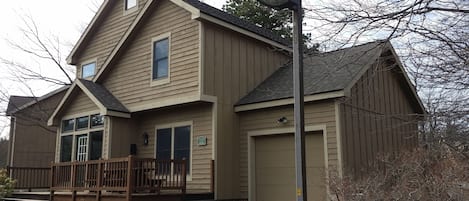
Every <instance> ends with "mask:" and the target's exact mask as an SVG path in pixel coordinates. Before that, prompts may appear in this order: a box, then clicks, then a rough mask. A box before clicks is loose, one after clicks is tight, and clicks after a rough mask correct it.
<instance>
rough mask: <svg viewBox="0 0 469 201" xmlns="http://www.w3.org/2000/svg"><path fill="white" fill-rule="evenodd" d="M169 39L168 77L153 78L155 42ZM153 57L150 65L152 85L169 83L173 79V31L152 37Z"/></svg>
mask: <svg viewBox="0 0 469 201" xmlns="http://www.w3.org/2000/svg"><path fill="white" fill-rule="evenodd" d="M166 38H167V39H168V77H166V78H160V79H156V80H154V79H153V57H154V54H155V52H154V47H153V45H154V43H155V42H157V41H160V40H163V39H166ZM150 45H151V58H150V67H151V74H150V86H152V87H153V86H158V85H163V84H167V83H169V82H170V81H171V32H168V33H164V34H160V35H158V36H156V37H153V38H152V39H151V44H150Z"/></svg>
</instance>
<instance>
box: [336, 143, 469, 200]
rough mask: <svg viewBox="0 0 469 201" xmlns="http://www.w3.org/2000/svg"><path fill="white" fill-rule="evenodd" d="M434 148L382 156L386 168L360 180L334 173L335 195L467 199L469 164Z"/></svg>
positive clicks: (348, 197)
mask: <svg viewBox="0 0 469 201" xmlns="http://www.w3.org/2000/svg"><path fill="white" fill-rule="evenodd" d="M432 148H433V149H431V150H430V149H422V148H421V149H417V150H414V151H410V152H405V153H402V154H399V155H397V156H395V157H391V156H387V157H381V159H380V162H382V163H383V164H384V166H381V167H382V168H375V171H372V172H369V173H368V174H367V176H364V177H363V178H359V179H352V178H351V177H345V178H342V179H339V177H337V176H335V175H337V174H334V173H330V181H329V185H330V192H331V196H333V199H334V200H340V201H344V200H347V201H349V200H352V201H353V200H366V201H368V200H376V201H378V200H383V201H384V200H409V201H410V200H412V201H413V200H451V201H459V200H465V199H467V198H465V197H464V196H465V195H464V193H466V196H467V195H468V194H467V193H468V192H467V190H469V189H467V188H466V186H467V185H468V184H469V161H468V160H467V159H466V158H464V157H462V156H461V154H460V153H458V152H456V151H453V150H451V149H446V148H444V147H436V148H435V147H432ZM376 167H380V166H376Z"/></svg>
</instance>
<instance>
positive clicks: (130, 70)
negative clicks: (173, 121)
mask: <svg viewBox="0 0 469 201" xmlns="http://www.w3.org/2000/svg"><path fill="white" fill-rule="evenodd" d="M149 9H154V10H153V11H151V12H152V14H151V15H150V16H148V18H147V19H146V20H145V21H144V22H143V25H142V26H141V27H140V28H139V29H138V30H135V31H137V32H138V33H137V34H136V36H135V37H134V38H133V39H131V40H132V41H131V42H130V45H129V46H128V47H126V50H125V51H124V52H123V54H122V55H121V56H120V58H118V61H117V62H116V64H115V65H113V66H110V68H111V70H110V71H109V75H107V77H106V78H105V80H104V82H103V85H104V86H105V87H106V88H107V89H108V90H110V91H111V93H112V94H113V95H114V96H116V97H117V98H118V99H119V100H120V101H121V102H122V103H123V104H124V105H125V106H127V107H128V108H129V109H131V110H132V108H133V107H136V106H139V105H143V104H149V103H154V102H155V101H162V100H171V99H174V98H175V97H178V98H181V96H189V95H196V94H198V86H199V85H198V84H199V70H198V67H199V25H198V22H197V21H195V20H191V15H190V13H189V12H187V11H185V10H184V9H182V8H180V7H178V6H176V5H175V4H173V3H171V2H169V1H167V0H166V1H161V2H159V3H157V4H156V7H155V8H149ZM168 32H171V52H170V76H171V77H170V83H168V84H164V85H158V86H154V87H151V86H150V80H151V66H152V58H151V56H152V43H151V41H152V38H154V37H157V36H159V35H161V34H165V33H168Z"/></svg>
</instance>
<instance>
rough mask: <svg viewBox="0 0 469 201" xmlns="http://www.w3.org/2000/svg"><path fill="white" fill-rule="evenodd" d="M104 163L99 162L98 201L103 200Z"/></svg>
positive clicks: (97, 179)
mask: <svg viewBox="0 0 469 201" xmlns="http://www.w3.org/2000/svg"><path fill="white" fill-rule="evenodd" d="M102 166H103V161H102V160H99V162H98V175H97V177H98V178H96V189H97V190H96V201H100V200H101V186H102V184H101V183H102V178H103V167H102Z"/></svg>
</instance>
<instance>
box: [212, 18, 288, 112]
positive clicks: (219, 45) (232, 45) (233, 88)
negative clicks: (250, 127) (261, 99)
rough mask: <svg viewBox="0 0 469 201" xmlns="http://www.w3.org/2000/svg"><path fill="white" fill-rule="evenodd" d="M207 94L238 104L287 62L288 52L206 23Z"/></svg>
mask: <svg viewBox="0 0 469 201" xmlns="http://www.w3.org/2000/svg"><path fill="white" fill-rule="evenodd" d="M203 28H204V30H203V33H204V38H203V41H204V50H205V51H204V64H203V67H204V68H203V69H204V89H203V90H204V94H207V95H213V96H217V97H219V98H220V96H222V98H221V99H219V101H222V102H228V103H236V102H237V101H238V100H239V99H240V98H241V97H243V96H245V95H246V94H248V93H249V92H250V91H252V90H253V89H254V88H255V87H256V86H257V85H259V84H260V83H261V82H262V81H264V80H265V79H266V78H267V77H268V76H270V75H271V74H272V73H273V72H275V70H277V69H278V68H280V67H281V66H282V65H284V64H285V63H286V62H287V61H288V60H289V59H290V58H289V57H288V55H287V54H286V53H285V52H284V51H282V50H280V49H278V48H273V47H271V46H270V45H268V44H266V43H263V42H260V41H257V40H255V39H251V38H249V37H247V36H244V35H241V34H239V33H237V32H234V31H232V30H228V29H225V28H223V27H220V26H217V25H214V24H212V23H208V22H205V23H203Z"/></svg>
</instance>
